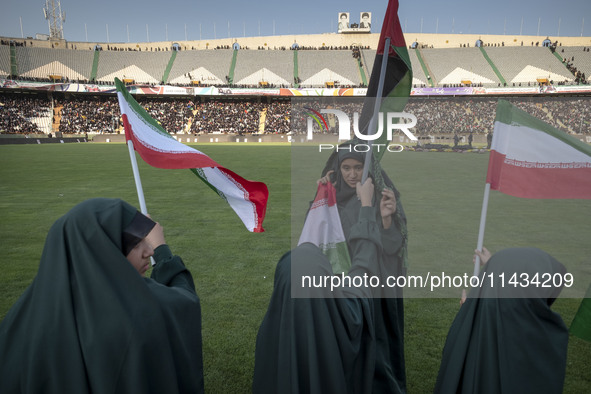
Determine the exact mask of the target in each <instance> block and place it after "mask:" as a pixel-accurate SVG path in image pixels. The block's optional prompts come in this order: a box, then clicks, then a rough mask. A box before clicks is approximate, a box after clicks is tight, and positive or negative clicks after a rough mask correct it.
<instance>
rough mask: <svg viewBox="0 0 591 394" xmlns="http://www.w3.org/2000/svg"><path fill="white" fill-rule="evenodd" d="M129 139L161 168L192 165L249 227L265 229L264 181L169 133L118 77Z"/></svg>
mask: <svg viewBox="0 0 591 394" xmlns="http://www.w3.org/2000/svg"><path fill="white" fill-rule="evenodd" d="M115 85H116V86H117V98H118V99H119V106H120V107H121V114H122V118H123V125H124V127H125V139H126V140H127V141H129V140H131V141H132V142H133V146H134V149H135V151H136V152H138V153H139V155H140V156H141V157H142V159H143V160H144V161H145V162H146V163H148V164H149V165H151V166H153V167H157V168H165V169H180V168H188V169H191V171H193V173H195V175H197V176H198V177H199V178H201V180H202V181H203V182H205V183H206V184H207V185H208V186H209V187H210V188H211V189H213V190H214V191H215V192H216V193H217V194H218V195H219V196H220V197H222V198H223V199H224V200H226V201H227V202H228V204H230V206H231V207H232V209H233V210H234V211H235V212H236V214H237V215H238V217H240V219H241V220H242V222H243V223H244V225H245V226H246V228H247V229H248V230H249V231H253V232H263V231H264V229H263V219H264V218H265V211H266V209H267V199H268V196H269V192H268V190H267V186H266V185H265V184H264V183H262V182H253V181H249V180H246V179H244V178H242V177H241V176H239V175H237V174H236V173H234V172H232V171H230V170H228V169H226V168H224V167H221V166H220V165H219V164H218V163H216V162H215V161H214V160H213V159H211V158H210V157H209V156H207V155H206V154H204V153H202V152H200V151H198V150H197V149H194V148H191V147H189V146H186V145H184V144H183V143H181V142H178V141H177V140H175V139H174V138H173V137H172V136H171V135H170V134H168V133H167V132H166V131H165V130H164V129H163V128H162V126H160V124H158V122H156V120H155V119H153V118H152V117H150V115H148V113H147V112H146V110H145V109H144V108H142V107H141V106H140V105H139V104H138V103H137V101H135V99H134V98H133V97H132V96H131V94H129V92H128V91H127V89H126V88H125V85H124V84H123V83H122V82H121V81H120V80H119V79H117V78H115Z"/></svg>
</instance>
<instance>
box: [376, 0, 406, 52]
mask: <svg viewBox="0 0 591 394" xmlns="http://www.w3.org/2000/svg"><path fill="white" fill-rule="evenodd" d="M387 37H390V49H389V51H388V55H389V56H394V55H395V52H394V48H392V47H406V43H405V41H404V34H402V27H401V26H400V20H399V19H398V0H390V1H389V2H388V8H387V9H386V15H385V16H384V23H383V24H382V32H381V34H380V40H379V41H378V50H377V54H378V55H382V54H383V53H384V45H385V43H386V38H387Z"/></svg>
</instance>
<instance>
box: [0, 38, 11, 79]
mask: <svg viewBox="0 0 591 394" xmlns="http://www.w3.org/2000/svg"><path fill="white" fill-rule="evenodd" d="M7 75H10V47H9V46H7V45H0V77H3V76H7Z"/></svg>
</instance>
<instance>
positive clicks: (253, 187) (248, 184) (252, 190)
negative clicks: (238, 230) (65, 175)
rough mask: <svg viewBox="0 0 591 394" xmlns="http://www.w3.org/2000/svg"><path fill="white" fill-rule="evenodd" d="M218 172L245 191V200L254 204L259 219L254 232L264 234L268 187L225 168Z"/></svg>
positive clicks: (220, 168)
mask: <svg viewBox="0 0 591 394" xmlns="http://www.w3.org/2000/svg"><path fill="white" fill-rule="evenodd" d="M218 170H220V171H221V172H222V173H223V174H224V175H226V176H227V177H228V179H229V180H230V181H232V182H234V184H236V183H238V185H236V186H237V187H239V188H240V189H241V190H244V191H245V198H244V199H245V200H249V201H251V202H252V203H253V205H254V206H255V210H256V213H257V214H256V218H258V221H257V224H256V227H255V228H254V229H253V230H252V231H253V232H255V233H262V232H264V231H265V230H264V229H263V220H264V219H265V214H266V211H267V200H268V198H269V190H268V189H267V185H265V184H264V183H263V182H255V181H249V180H248V179H244V178H242V177H241V176H240V175H238V174H236V173H234V172H233V171H230V170H228V169H227V168H224V167H218Z"/></svg>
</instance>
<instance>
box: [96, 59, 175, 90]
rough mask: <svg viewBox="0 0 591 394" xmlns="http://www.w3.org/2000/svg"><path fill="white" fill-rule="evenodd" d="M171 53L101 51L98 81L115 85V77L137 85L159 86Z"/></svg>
mask: <svg viewBox="0 0 591 394" xmlns="http://www.w3.org/2000/svg"><path fill="white" fill-rule="evenodd" d="M170 56H171V52H169V51H166V52H126V51H101V52H100V55H99V64H98V70H97V75H96V79H97V81H99V82H109V83H113V79H114V78H115V77H117V78H119V79H121V80H124V79H131V80H133V81H134V82H135V83H147V84H157V83H160V82H161V81H162V77H163V76H164V71H165V70H166V66H167V65H168V61H169V59H170Z"/></svg>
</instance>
